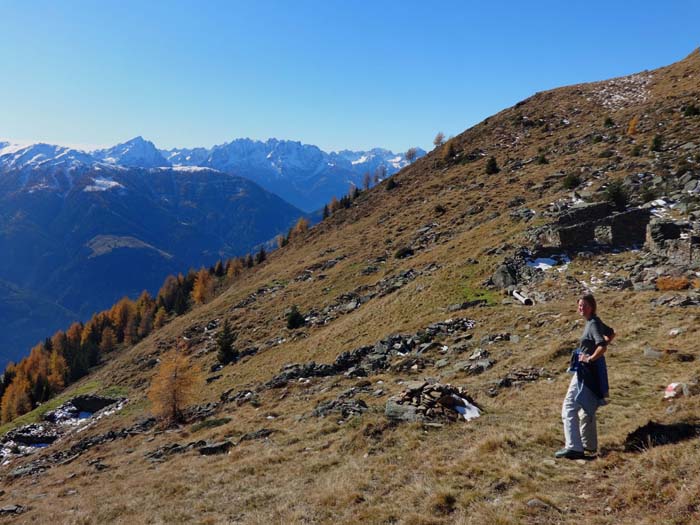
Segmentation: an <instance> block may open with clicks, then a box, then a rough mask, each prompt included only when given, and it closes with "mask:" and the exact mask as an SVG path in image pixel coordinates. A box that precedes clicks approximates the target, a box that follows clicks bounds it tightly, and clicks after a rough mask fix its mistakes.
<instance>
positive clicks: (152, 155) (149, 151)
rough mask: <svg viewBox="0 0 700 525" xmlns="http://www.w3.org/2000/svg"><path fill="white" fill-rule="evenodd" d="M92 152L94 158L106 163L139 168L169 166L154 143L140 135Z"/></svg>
mask: <svg viewBox="0 0 700 525" xmlns="http://www.w3.org/2000/svg"><path fill="white" fill-rule="evenodd" d="M93 154H94V156H95V158H97V159H98V160H101V161H102V162H106V163H107V164H117V165H120V166H127V167H140V168H158V167H164V166H170V163H169V162H168V161H167V160H165V158H164V157H163V155H162V154H161V153H160V151H159V150H158V148H156V146H155V144H153V142H151V141H150V140H145V139H144V138H143V137H142V136H141V135H138V136H136V137H134V138H132V139H130V140H128V141H126V142H122V143H120V144H117V145H116V146H113V147H111V148H107V149H102V150H97V151H95V152H93Z"/></svg>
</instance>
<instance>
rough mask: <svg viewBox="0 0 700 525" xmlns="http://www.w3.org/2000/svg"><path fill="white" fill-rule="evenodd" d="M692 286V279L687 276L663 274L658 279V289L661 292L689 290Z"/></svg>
mask: <svg viewBox="0 0 700 525" xmlns="http://www.w3.org/2000/svg"><path fill="white" fill-rule="evenodd" d="M688 288H690V281H689V280H688V278H687V277H669V276H662V277H659V278H658V279H656V289H657V290H659V291H661V292H668V291H676V290H687V289H688Z"/></svg>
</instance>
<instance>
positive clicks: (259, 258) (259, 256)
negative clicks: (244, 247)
mask: <svg viewBox="0 0 700 525" xmlns="http://www.w3.org/2000/svg"><path fill="white" fill-rule="evenodd" d="M265 259H267V252H265V247H264V246H261V247H260V251H259V252H258V253H256V254H255V264H262V263H264V262H265Z"/></svg>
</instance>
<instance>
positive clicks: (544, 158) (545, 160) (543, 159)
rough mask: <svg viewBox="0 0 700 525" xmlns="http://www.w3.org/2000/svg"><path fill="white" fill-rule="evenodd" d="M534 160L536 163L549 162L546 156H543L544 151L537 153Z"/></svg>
mask: <svg viewBox="0 0 700 525" xmlns="http://www.w3.org/2000/svg"><path fill="white" fill-rule="evenodd" d="M535 162H537V164H549V161H548V160H547V157H545V155H544V153H541V154H539V155H538V156H537V159H536V161H535Z"/></svg>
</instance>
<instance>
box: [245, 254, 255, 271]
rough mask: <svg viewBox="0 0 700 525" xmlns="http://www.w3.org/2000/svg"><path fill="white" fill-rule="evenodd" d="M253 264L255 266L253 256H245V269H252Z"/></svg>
mask: <svg viewBox="0 0 700 525" xmlns="http://www.w3.org/2000/svg"><path fill="white" fill-rule="evenodd" d="M254 264H255V261H254V260H253V256H252V255H251V254H247V255H246V256H245V267H246V268H252V267H253V265H254Z"/></svg>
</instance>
